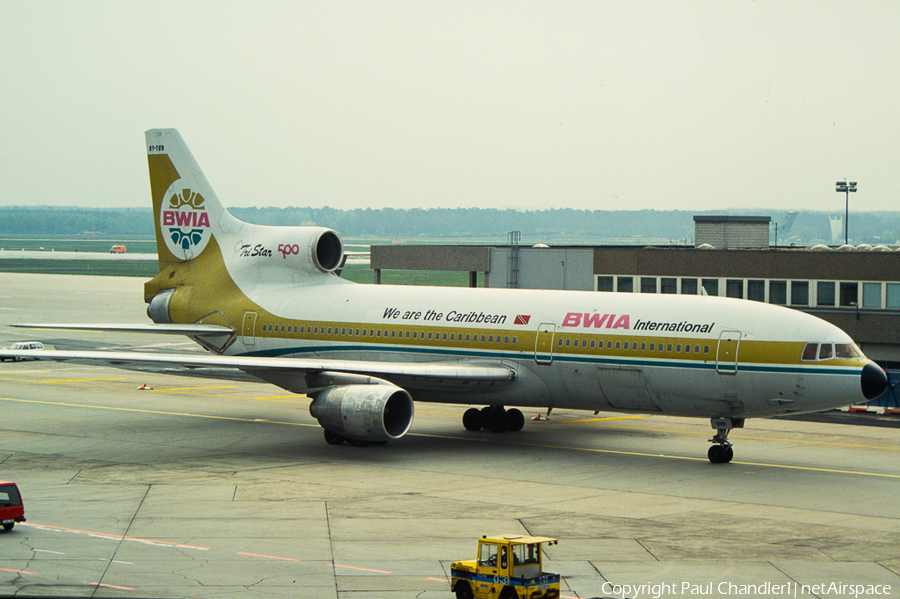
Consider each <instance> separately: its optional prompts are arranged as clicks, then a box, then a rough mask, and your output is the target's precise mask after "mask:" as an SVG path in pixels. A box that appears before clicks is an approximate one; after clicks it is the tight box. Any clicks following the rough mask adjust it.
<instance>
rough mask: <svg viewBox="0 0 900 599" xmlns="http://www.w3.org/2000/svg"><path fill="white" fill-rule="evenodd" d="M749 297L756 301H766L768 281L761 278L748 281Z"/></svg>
mask: <svg viewBox="0 0 900 599" xmlns="http://www.w3.org/2000/svg"><path fill="white" fill-rule="evenodd" d="M747 299H748V300H753V301H755V302H764V301H766V282H765V281H762V280H759V279H751V280H749V281H747Z"/></svg>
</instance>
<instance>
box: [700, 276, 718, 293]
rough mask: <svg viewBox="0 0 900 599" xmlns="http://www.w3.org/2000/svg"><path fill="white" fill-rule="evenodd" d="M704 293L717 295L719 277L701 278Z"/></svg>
mask: <svg viewBox="0 0 900 599" xmlns="http://www.w3.org/2000/svg"><path fill="white" fill-rule="evenodd" d="M702 283H703V288H704V289H705V290H706V295H719V279H703V282H702Z"/></svg>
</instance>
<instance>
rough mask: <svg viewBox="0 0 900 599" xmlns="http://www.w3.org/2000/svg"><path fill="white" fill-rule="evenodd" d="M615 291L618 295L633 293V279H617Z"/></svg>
mask: <svg viewBox="0 0 900 599" xmlns="http://www.w3.org/2000/svg"><path fill="white" fill-rule="evenodd" d="M616 291H618V292H619V293H631V292H632V291H634V279H633V278H632V277H618V279H617V280H616Z"/></svg>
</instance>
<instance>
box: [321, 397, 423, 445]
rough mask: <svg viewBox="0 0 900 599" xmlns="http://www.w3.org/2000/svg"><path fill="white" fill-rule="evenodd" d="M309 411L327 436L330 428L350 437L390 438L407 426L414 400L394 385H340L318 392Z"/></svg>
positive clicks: (398, 435) (373, 440) (401, 432)
mask: <svg viewBox="0 0 900 599" xmlns="http://www.w3.org/2000/svg"><path fill="white" fill-rule="evenodd" d="M309 413H310V414H311V415H312V417H313V418H315V419H316V420H318V421H319V424H320V425H321V426H322V428H324V429H325V430H326V431H327V432H326V438H328V434H327V433H328V432H330V433H332V435H338V436H339V437H342V438H344V439H349V440H353V441H369V442H378V441H389V440H391V439H399V438H400V437H402V436H403V435H405V434H406V432H407V431H408V430H409V427H410V425H411V424H412V419H413V400H412V397H410V395H409V393H407V392H406V391H405V390H403V389H401V388H400V387H396V386H394V385H342V386H338V387H329V388H327V389H325V390H324V391H322V392H321V393H319V395H318V397H316V399H315V400H314V401H313V402H312V403H311V404H309ZM332 438H333V437H332Z"/></svg>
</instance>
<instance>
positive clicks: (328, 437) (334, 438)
mask: <svg viewBox="0 0 900 599" xmlns="http://www.w3.org/2000/svg"><path fill="white" fill-rule="evenodd" d="M325 442H326V443H328V444H329V445H340V444H342V443H343V442H344V436H343V435H339V434H337V433H333V432H331V431H329V430H326V431H325Z"/></svg>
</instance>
